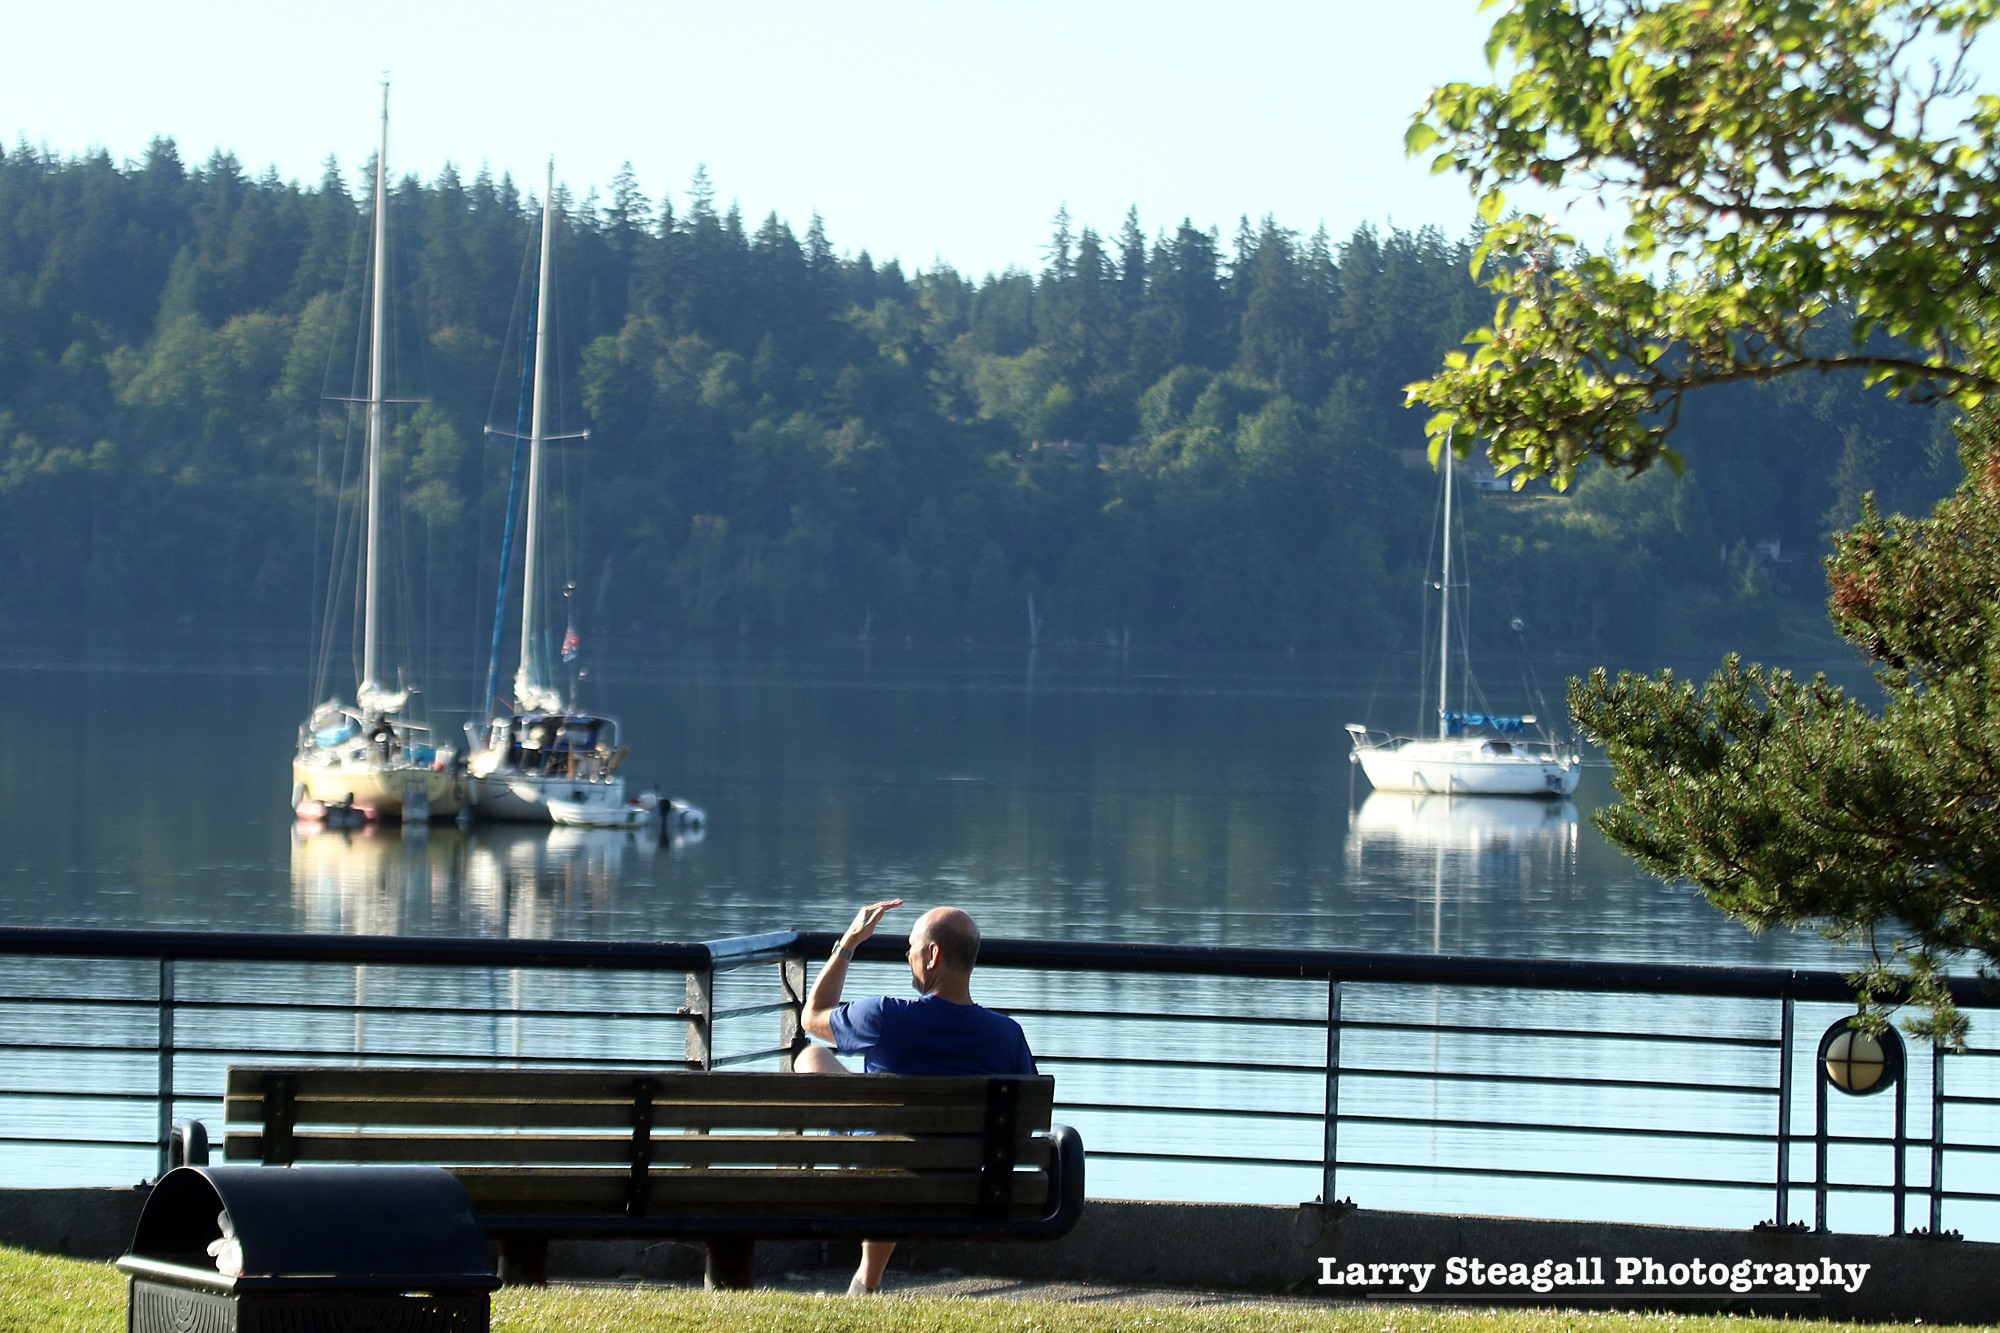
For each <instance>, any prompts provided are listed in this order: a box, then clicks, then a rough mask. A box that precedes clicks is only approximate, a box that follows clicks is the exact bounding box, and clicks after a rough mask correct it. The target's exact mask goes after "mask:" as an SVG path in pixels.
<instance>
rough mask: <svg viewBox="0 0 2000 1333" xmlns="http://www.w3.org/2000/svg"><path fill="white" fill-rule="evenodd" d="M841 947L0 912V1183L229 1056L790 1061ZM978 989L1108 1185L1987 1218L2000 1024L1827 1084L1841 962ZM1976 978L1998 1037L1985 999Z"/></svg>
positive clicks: (1401, 969) (1080, 980)
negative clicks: (1855, 1086) (1984, 1039)
mask: <svg viewBox="0 0 2000 1333" xmlns="http://www.w3.org/2000/svg"><path fill="white" fill-rule="evenodd" d="M833 939H834V936H833V935H832V934H830V933H825V932H803V933H801V932H792V931H779V932H773V933H770V934H765V935H754V936H746V937H740V938H735V939H727V940H718V941H712V942H708V943H697V944H690V943H635V942H619V941H558V940H511V939H497V940H487V939H479V940H470V939H442V938H426V937H393V938H388V937H355V936H324V935H321V936H312V935H289V934H226V933H212V932H196V931H151V930H86V929H77V930H66V929H49V928H21V927H16V928H0V1144H4V1145H6V1146H7V1148H8V1150H9V1152H8V1156H9V1158H10V1159H11V1160H12V1161H13V1162H14V1164H15V1165H14V1166H13V1167H12V1168H10V1169H9V1172H10V1175H11V1176H12V1177H13V1178H9V1175H0V1183H7V1184H25V1183H44V1179H41V1178H35V1177H38V1176H39V1177H43V1178H52V1177H60V1178H61V1179H62V1183H81V1182H82V1179H83V1178H86V1177H89V1176H90V1175H91V1173H92V1171H93V1170H95V1169H96V1168H92V1167H89V1166H88V1165H84V1166H81V1167H80V1166H79V1163H87V1162H88V1161H91V1160H97V1161H103V1162H116V1163H119V1164H126V1163H131V1162H134V1161H136V1160H139V1158H140V1155H143V1159H144V1160H145V1162H146V1163H147V1165H148V1166H151V1167H157V1164H158V1163H160V1162H163V1161H164V1154H165V1152H166V1145H167V1142H168V1139H169V1136H170V1132H171V1129H172V1126H173V1124H174V1123H175V1121H176V1120H178V1119H180V1118H183V1117H187V1116H199V1117H204V1118H211V1119H212V1118H216V1116H217V1112H218V1110H219V1098H220V1094H221V1087H222V1071H223V1069H224V1068H225V1067H226V1066H227V1065H229V1064H231V1063H239V1064H241V1063H255V1062H263V1063H275V1062H280V1061H283V1062H355V1061H359V1062H366V1063H382V1064H391V1063H426V1064H439V1063H465V1064H472V1065H503V1066H534V1065H557V1064H593V1065H608V1066H614V1067H633V1068H639V1067H660V1066H662V1065H668V1064H679V1065H682V1066H684V1067H688V1068H714V1067H719V1066H724V1065H735V1066H741V1065H754V1064H757V1063H760V1062H768V1063H769V1064H770V1065H771V1067H773V1068H778V1067H784V1066H787V1065H788V1064H789V1058H788V1056H789V1052H790V1050H791V1049H792V1046H793V1044H794V1042H795V1041H796V1039H797V1037H798V1032H799V1029H798V1011H799V1006H800V1004H801V1002H802V1000H803V998H804V994H805V986H806V980H807V968H808V960H812V959H816V958H819V957H824V955H825V952H826V950H827V949H828V948H829V947H830V946H831V944H832V942H833ZM902 956H903V955H902V948H901V944H900V942H897V941H888V940H876V941H870V942H869V943H868V944H867V945H866V946H864V948H863V949H862V950H861V954H860V958H859V959H858V960H857V970H856V975H855V978H854V980H852V981H851V982H850V983H849V991H850V994H859V993H864V992H865V991H866V990H867V989H871V988H872V989H900V987H901V985H902V980H901V979H898V978H897V977H896V976H895V975H894V973H893V972H891V971H889V969H899V968H900V967H901V966H902ZM878 979H881V980H886V981H887V982H889V983H890V984H886V985H879V986H878V985H876V984H875V983H876V982H877V980H878ZM978 989H979V992H980V997H981V999H982V1000H983V1001H985V1002H986V1003H989V1004H992V1005H994V1006H995V1007H997V1008H1001V1009H1005V1010H1006V1011H1008V1012H1010V1013H1012V1014H1014V1015H1015V1016H1016V1017H1017V1018H1019V1019H1020V1020H1021V1021H1022V1022H1023V1024H1024V1025H1025V1026H1027V1027H1028V1029H1029V1031H1030V1033H1031V1035H1032V1037H1033V1040H1034V1044H1035V1048H1036V1052H1037V1056H1038V1060H1039V1062H1040V1063H1041V1065H1042V1067H1043V1069H1044V1072H1049V1073H1055V1074H1057V1075H1058V1078H1057V1090H1058V1097H1059V1114H1060V1116H1061V1117H1062V1118H1063V1119H1066V1120H1068V1121H1070V1122H1071V1123H1074V1124H1076V1125H1077V1126H1078V1127H1079V1129H1081V1130H1082V1131H1083V1134H1084V1140H1085V1142H1086V1143H1087V1144H1088V1145H1089V1146H1090V1151H1091V1157H1092V1161H1093V1167H1092V1177H1093V1192H1094V1193H1098V1194H1100V1195H1103V1194H1106V1193H1127V1194H1135V1195H1136V1194H1144V1193H1150V1194H1151V1195H1152V1197H1161V1198H1176V1197H1179V1198H1191V1197H1210V1198H1239V1199H1245V1200H1248V1201H1280V1200H1286V1199H1289V1201H1291V1202H1297V1201H1298V1199H1299V1198H1300V1197H1301V1196H1303V1195H1305V1194H1308V1193H1312V1192H1316V1193H1317V1194H1318V1196H1319V1198H1320V1199H1322V1200H1324V1201H1326V1202H1327V1203H1329V1204H1333V1203H1335V1202H1336V1201H1339V1200H1341V1199H1342V1198H1343V1196H1344V1195H1352V1196H1356V1197H1358V1198H1359V1199H1360V1201H1362V1202H1366V1203H1368V1204H1370V1205H1372V1206H1382V1207H1391V1206H1413V1207H1426V1206H1428V1207H1431V1208H1433V1209H1435V1210H1440V1211H1456V1210H1461V1209H1463V1210H1467V1211H1471V1210H1477V1211H1481V1212H1497V1213H1508V1212H1513V1213H1517V1214H1520V1215H1532V1216H1573V1217H1582V1218H1590V1217H1600V1216H1602V1217H1606V1218H1607V1220H1614V1219H1615V1220H1688V1219H1687V1218H1685V1217H1668V1216H1661V1215H1658V1210H1659V1208H1660V1207H1661V1205H1659V1204H1658V1203H1657V1202H1656V1201H1657V1200H1659V1199H1661V1198H1665V1197H1668V1196H1693V1197H1697V1198H1699V1199H1700V1200H1702V1201H1703V1202H1702V1203H1701V1205H1700V1208H1699V1210H1698V1215H1699V1216H1700V1218H1701V1219H1702V1220H1716V1221H1721V1222H1723V1223H1724V1224H1728V1223H1729V1222H1730V1221H1731V1220H1736V1221H1740V1222H1741V1224H1743V1225H1749V1224H1750V1223H1752V1222H1761V1223H1762V1224H1765V1225H1772V1226H1778V1227H1793V1226H1799V1225H1802V1224H1803V1216H1802V1214H1803V1213H1804V1212H1805V1208H1804V1205H1806V1204H1808V1203H1809V1205H1810V1215H1811V1218H1812V1223H1811V1224H1812V1225H1813V1226H1815V1227H1817V1228H1820V1229H1825V1228H1827V1227H1828V1226H1829V1225H1830V1221H1829V1219H1830V1216H1831V1213H1830V1207H1831V1208H1832V1210H1833V1211H1834V1212H1840V1211H1842V1210H1845V1212H1844V1215H1843V1216H1842V1217H1839V1218H1834V1219H1833V1221H1834V1222H1835V1223H1837V1224H1838V1225H1840V1226H1841V1228H1842V1229H1847V1230H1885V1231H1886V1230H1893V1231H1897V1232H1901V1231H1903V1230H1905V1229H1907V1224H1908V1221H1909V1219H1910V1217H1912V1216H1919V1215H1920V1216H1921V1217H1922V1218H1923V1219H1924V1222H1925V1223H1926V1227H1925V1229H1926V1230H1928V1231H1929V1232H1931V1233H1933V1234H1942V1233H1943V1232H1944V1230H1945V1225H1946V1223H1947V1222H1951V1223H1953V1224H1954V1225H1959V1226H1966V1224H1967V1222H1968V1221H1969V1222H1971V1223H1973V1224H1974V1225H1972V1226H1968V1227H1967V1229H1968V1230H1987V1231H1989V1232H1993V1233H1994V1234H2000V1228H1991V1227H1987V1226H1985V1225H1983V1223H1984V1222H1986V1221H1987V1220H1988V1218H1989V1216H1990V1217H1995V1218H2000V1209H1995V1208H1994V1207H1993V1205H2000V1183H1996V1182H1997V1181H2000V1147H1996V1146H1995V1145H1996V1144H2000V1061H1996V1060H1995V1059H1994V1058H1993V1057H1995V1056H2000V1049H1996V1048H1992V1047H1982V1046H1977V1045H1975V1046H1974V1047H1972V1048H1970V1049H1969V1050H1968V1051H1966V1052H1965V1053H1963V1054H1952V1055H1945V1054H1942V1053H1937V1052H1932V1053H1930V1054H1929V1057H1928V1058H1927V1059H1913V1060H1912V1061H1911V1062H1910V1064H1911V1068H1910V1069H1909V1071H1908V1072H1907V1074H1906V1077H1905V1078H1904V1080H1903V1081H1902V1082H1901V1083H1900V1084H1899V1085H1898V1087H1897V1089H1896V1092H1895V1095H1894V1097H1893V1098H1883V1099H1866V1098H1846V1097H1844V1096H1842V1095H1840V1094H1834V1095H1833V1097H1832V1099H1831V1101H1830V1100H1829V1097H1828V1095H1827V1094H1826V1092H1825V1091H1824V1089H1823V1085H1822V1082H1821V1080H1820V1078H1819V1077H1818V1074H1817V1069H1816V1063H1815V1062H1816V1055H1817V1040H1818V1034H1819V1032H1820V1030H1821V1029H1822V1028H1824V1027H1825V1026H1826V1025H1827V1024H1829V1023H1831V1022H1833V1021H1835V1020H1837V1019H1838V1018H1839V1017H1840V1016H1842V1015H1843V1014H1846V1013H1851V1012H1852V1000H1851V998H1850V992H1849V990H1848V987H1847V984H1846V982H1845V981H1844V980H1843V979H1842V978H1841V977H1840V976H1839V975H1837V974H1834V973H1829V972H1806V971H1789V970H1782V969H1757V968H1724V967H1687V966H1670V965H1655V964H1618V963H1584V962H1575V961H1545V960H1509V959H1474V958H1453V957H1439V956H1434V955H1387V954H1367V953H1356V952H1346V951H1339V950H1286V949H1248V948H1219V947H1201V946H1168V945H1139V944H1085V943H1069V942H1061V941H1037V940H1005V939H996V940H989V941H987V943H986V945H985V947H984V950H983V954H982V959H981V965H980V970H979V981H978ZM1956 992H1957V996H1958V1000H1959V1003H1961V1004H1962V1005H1963V1006H1965V1007H1967V1008H1968V1009H1972V1010H1976V1011H1981V1012H1980V1013H1978V1014H1976V1015H1975V1033H1976V1034H1977V1033H1978V1032H1979V1031H1980V1030H1981V1027H1982V1026H1983V1022H1982V1020H1983V1017H1984V1013H1986V1012H1990V1006H1991V1005H1992V1004H1993V1000H1992V998H1991V997H1990V996H1987V995H1986V994H1985V993H1984V992H1983V991H1982V990H1980V989H1979V988H1978V987H1977V986H1976V985H1974V984H1972V983H1966V984H1964V985H1961V986H1959V987H1957V988H1956ZM1913 1117H1914V1119H1915V1121H1916V1123H1915V1124H1914V1125H1913V1124H1912V1119H1913ZM93 1154H96V1155H97V1156H96V1157H95V1158H93V1157H92V1155H93ZM105 1169H106V1170H113V1169H117V1168H115V1167H110V1168H105ZM21 1173H25V1174H26V1175H27V1176H29V1177H31V1178H30V1179H22V1178H19V1176H20V1174H21ZM100 1174H101V1172H100ZM1107 1181H1108V1182H1111V1183H1112V1184H1113V1185H1114V1186H1116V1185H1118V1184H1120V1183H1123V1184H1124V1185H1125V1187H1124V1188H1122V1189H1118V1188H1113V1189H1107V1188H1106V1187H1105V1186H1106V1182H1107ZM95 1183H117V1182H116V1179H115V1178H114V1177H107V1178H105V1179H102V1180H97V1181H96V1182H95ZM1723 1198H1728V1199H1734V1200H1737V1201H1739V1202H1738V1203H1736V1204H1732V1205H1729V1206H1728V1207H1726V1208H1725V1207H1723V1206H1722V1205H1719V1204H1716V1203H1715V1202H1714V1201H1715V1200H1717V1199H1723ZM1606 1200H1611V1202H1610V1203H1607V1202H1605V1201H1606ZM1884 1204H1886V1210H1885V1209H1884V1208H1882V1207H1880V1206H1879V1205H1884ZM1730 1208H1735V1209H1738V1210H1740V1209H1743V1208H1747V1209H1749V1210H1751V1212H1754V1213H1756V1214H1762V1216H1751V1215H1749V1214H1748V1213H1744V1214H1743V1215H1742V1216H1741V1217H1736V1216H1735V1215H1734V1214H1732V1213H1731V1212H1730V1211H1729V1209H1730ZM1718 1209H1720V1211H1718ZM1961 1215H1962V1216H1961Z"/></svg>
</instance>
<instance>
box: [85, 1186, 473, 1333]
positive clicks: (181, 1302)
mask: <svg viewBox="0 0 2000 1333" xmlns="http://www.w3.org/2000/svg"><path fill="white" fill-rule="evenodd" d="M118 1268H119V1271H121V1272H123V1273H124V1274H126V1276H127V1277H128V1278H129V1279H130V1282H129V1288H130V1297H131V1313H130V1316H129V1320H128V1324H127V1326H128V1328H129V1329H130V1330H131V1333H190V1331H191V1330H197V1329H198V1330H201V1333H293V1331H294V1330H296V1331H298V1333H305V1331H306V1330H314V1331H319V1330H324V1331H326V1333H339V1331H341V1330H350V1329H353V1330H360V1329H371V1330H380V1329H397V1330H402V1331H406V1333H486V1330H487V1329H488V1327H489V1326H490V1323H491V1317H492V1309H491V1303H492V1292H493V1289H494V1288H495V1287H497V1286H499V1285H500V1280H499V1279H498V1278H497V1277H495V1276H494V1274H493V1266H492V1264H491V1262H490V1261H489V1260H488V1259H487V1256H486V1241H485V1238H484V1237H483V1236H482V1235H481V1234H480V1230H479V1224H478V1223H477V1222H476V1221H475V1220H474V1219H473V1216H472V1201H471V1199H469V1198H468V1197H467V1196H466V1193H465V1187H464V1186H463V1185H460V1184H459V1183H458V1181H457V1180H456V1179H454V1178H453V1177H452V1174H451V1173H450V1172H449V1171H443V1170H440V1169H438V1168H436V1167H403V1166H352V1167H297V1166H182V1167H176V1168H174V1169H173V1170H172V1171H169V1172H167V1174H166V1175H164V1176H162V1177H160V1181H159V1183H158V1184H157V1185H155V1186H154V1187H153V1192H152V1195H151V1197H149V1198H148V1199H147V1200H146V1204H145V1207H144V1208H142V1209H141V1210H140V1212H139V1226H138V1229H137V1230H136V1231H135V1232H134V1233H133V1236H132V1249H131V1252H130V1253H129V1254H126V1255H125V1256H124V1257H122V1258H120V1259H119V1260H118Z"/></svg>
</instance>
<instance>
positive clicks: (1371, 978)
mask: <svg viewBox="0 0 2000 1333" xmlns="http://www.w3.org/2000/svg"><path fill="white" fill-rule="evenodd" d="M836 938H837V937H836V935H835V934H834V933H833V932H830V931H797V932H793V931H773V932H768V933H766V934H762V935H746V936H738V937H734V938H731V939H722V940H713V941H709V942H707V943H702V944H693V943H685V942H672V941H641V940H544V939H512V938H476V939H473V938H465V937H459V936H439V935H411V936H402V935H301V934H288V933H281V932H276V931H265V932H253V931H205V930H146V929H124V928H112V927H78V926H0V954H9V953H12V954H31V955H37V956H42V957H65V958H161V957H168V958H173V959H176V960H187V961H211V962H213V961H237V962H242V961H253V962H329V963H394V964H403V965H423V964H425V963H430V964H434V965H457V966H467V965H477V966H489V967H503V968H516V967H526V968H562V967H575V968H589V969H607V970H621V969H623V970H635V971H636V970H674V969H678V970H681V971H712V970H716V969H718V968H723V969H729V968H735V967H739V966H752V965H755V964H758V963H762V962H775V961H777V960H779V959H784V958H793V957H810V956H812V955H813V954H814V953H815V952H823V951H825V950H826V949H828V948H830V947H831V946H832V944H833V941H834V940H835V939H836ZM902 953H903V946H902V945H899V944H897V943H894V942H892V941H890V940H886V939H881V938H877V939H872V940H869V941H867V942H866V943H864V944H863V945H862V946H861V949H860V955H861V956H862V957H863V958H864V959H866V960H867V961H870V962H895V961H898V960H900V958H901V957H902ZM981 957H982V959H983V960H984V962H985V963H986V965H987V966H988V967H1001V968H1006V967H1032V968H1042V969H1046V968H1058V969H1061V968H1067V969H1070V970H1075V971H1085V972H1091V973H1105V972H1123V973H1146V972H1154V973H1170V974H1174V975H1178V976H1183V977H1185V976H1207V977H1266V978H1271V979H1274V980H1281V979H1296V980H1300V981H1358V982H1374V983H1380V984H1394V985H1411V984H1422V985H1449V986H1454V987H1497V988H1502V989H1517V988H1534V989H1539V990H1567V991H1577V990H1581V991H1602V992H1605V993H1627V994H1629V993H1647V994H1655V995H1712V996H1727V997H1732V998H1738V999H1757V998H1772V999H1777V998H1784V997H1787V996H1789V997H1791V998H1793V999H1800V1000H1829V1001H1836V1002H1839V1001H1852V999H1853V990H1852V987H1851V986H1850V985H1849V984H1848V982H1847V980H1846V978H1845V977H1844V976H1843V975H1842V974H1840V973H1838V972H1833V971H1823V970H1822V971H1808V970H1803V969H1787V968H1767V967H1720V966H1714V965H1703V964H1687V963H1678V964H1676V963H1614V962H1596V961H1586V960H1581V959H1550V958H1481V957H1474V956H1467V955H1455V954H1387V953H1373V952H1366V951H1362V950H1347V949H1275V948H1250V947H1244V946H1225V945H1185V944H1129V943H1087V942H1079V941H1074V940H1027V939H989V940H987V941H985V943H984V944H983V945H982V946H981ZM1946 986H1947V988H1948V989H1949V991H1950V993H1951V995H1952V998H1953V999H1954V1000H1955V1001H1956V1002H1957V1003H1958V1004H1959V1005H1960V1006H1962V1007H1966V1008H1976V1009H1989V1008H1992V1007H1994V1006H1995V1005H1996V1004H2000V998H1996V997H1995V996H1994V995H1993V993H1992V992H1991V991H1989V990H1988V989H1986V987H1985V985H1984V983H1983V982H1981V981H1980V980H1979V979H1978V978H1976V977H1950V978H1946Z"/></svg>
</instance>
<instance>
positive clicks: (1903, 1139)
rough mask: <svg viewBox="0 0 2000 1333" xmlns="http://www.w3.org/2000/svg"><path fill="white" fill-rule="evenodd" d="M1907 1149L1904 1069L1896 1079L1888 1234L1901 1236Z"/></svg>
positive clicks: (1906, 1075) (1907, 1105)
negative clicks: (1893, 1204)
mask: <svg viewBox="0 0 2000 1333" xmlns="http://www.w3.org/2000/svg"><path fill="white" fill-rule="evenodd" d="M1909 1147H1910V1071H1909V1070H1908V1069H1907V1068H1905V1069H1903V1070H1902V1071H1901V1073H1900V1074H1899V1075H1898V1076H1897V1078H1896V1169H1895V1171H1894V1173H1893V1175H1892V1177H1891V1179H1892V1186H1893V1189H1894V1193H1893V1194H1892V1195H1891V1197H1892V1198H1893V1199H1894V1200H1895V1211H1894V1215H1893V1216H1892V1218H1891V1222H1892V1226H1891V1228H1890V1232H1889V1234H1890V1235H1892V1236H1900V1235H1902V1234H1903V1230H1904V1227H1903V1207H1904V1202H1905V1196H1906V1195H1907V1194H1908V1192H1909V1184H1910V1182H1909V1162H1908V1156H1909Z"/></svg>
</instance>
